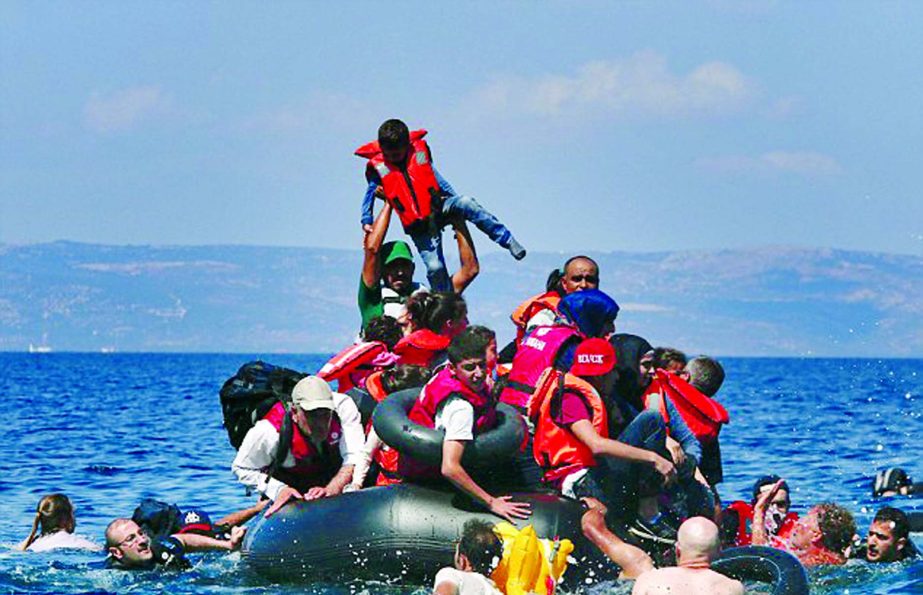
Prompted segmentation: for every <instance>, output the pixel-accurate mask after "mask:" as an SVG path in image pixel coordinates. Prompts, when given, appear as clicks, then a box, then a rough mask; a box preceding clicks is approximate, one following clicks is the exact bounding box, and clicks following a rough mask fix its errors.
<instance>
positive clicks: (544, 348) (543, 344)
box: [500, 325, 581, 411]
mask: <svg viewBox="0 0 923 595" xmlns="http://www.w3.org/2000/svg"><path fill="white" fill-rule="evenodd" d="M575 338H578V339H579V338H581V335H580V333H579V332H578V331H577V329H575V328H573V327H570V326H564V325H560V326H540V327H537V328H535V329H534V330H533V331H532V332H531V333H529V336H528V337H526V339H525V340H524V341H523V342H522V345H520V346H519V349H517V350H516V355H514V356H513V368H512V370H510V373H509V374H508V375H507V377H506V379H505V380H504V384H505V386H504V388H503V391H502V392H501V393H500V401H501V402H503V403H508V404H510V405H513V406H514V407H518V408H519V410H520V411H525V409H526V406H527V405H528V404H529V398H530V397H531V396H532V393H533V392H534V391H535V384H536V382H537V381H538V378H539V376H541V375H542V372H544V371H545V369H547V368H550V367H552V366H554V360H555V357H556V356H557V355H558V351H559V350H560V349H561V347H562V346H563V345H564V343H566V342H567V341H568V340H573V339H575Z"/></svg>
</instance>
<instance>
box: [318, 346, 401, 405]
mask: <svg viewBox="0 0 923 595" xmlns="http://www.w3.org/2000/svg"><path fill="white" fill-rule="evenodd" d="M387 352H388V346H387V345H385V344H384V343H382V342H380V341H371V342H359V343H355V344H353V345H350V346H349V347H347V348H346V349H344V350H342V351H340V352H339V353H338V354H336V355H334V356H333V357H332V358H330V360H329V361H328V362H327V363H326V364H324V365H323V367H322V368H321V369H320V371H319V372H318V373H317V375H318V376H320V377H321V378H323V379H324V380H326V381H327V382H331V381H333V380H338V381H339V383H340V384H339V387H338V391H339V392H341V393H345V392H346V391H348V390H349V389H351V388H353V387H355V386H356V382H355V381H356V380H357V378H355V377H353V373H354V372H357V371H359V370H364V371H365V372H366V374H368V373H371V372H373V371H374V369H373V368H372V367H371V363H372V361H373V360H374V359H375V358H376V357H378V356H379V355H381V354H383V353H387Z"/></svg>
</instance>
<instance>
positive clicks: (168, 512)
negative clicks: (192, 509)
mask: <svg viewBox="0 0 923 595" xmlns="http://www.w3.org/2000/svg"><path fill="white" fill-rule="evenodd" d="M181 516H182V512H180V509H179V507H178V506H177V505H176V504H167V503H166V502H161V501H159V500H154V499H153V498H144V499H143V500H141V504H140V505H139V506H138V507H137V508H136V509H135V512H134V514H133V515H131V520H133V521H134V522H136V523H137V524H138V526H139V527H141V528H142V529H144V532H145V533H147V534H148V535H149V536H151V537H159V538H163V537H167V536H170V535H173V534H174V533H178V532H179V530H180V529H181V528H182V527H183V523H182V521H181V520H180V517H181Z"/></svg>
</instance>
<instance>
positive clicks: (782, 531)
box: [721, 475, 798, 546]
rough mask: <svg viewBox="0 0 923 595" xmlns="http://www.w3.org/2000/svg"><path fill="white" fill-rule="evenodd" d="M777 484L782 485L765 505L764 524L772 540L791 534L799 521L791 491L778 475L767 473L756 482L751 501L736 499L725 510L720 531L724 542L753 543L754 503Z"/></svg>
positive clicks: (730, 543)
mask: <svg viewBox="0 0 923 595" xmlns="http://www.w3.org/2000/svg"><path fill="white" fill-rule="evenodd" d="M779 482H781V483H779ZM777 483H779V487H778V489H776V491H775V495H774V496H773V497H772V499H771V500H770V501H769V504H768V505H767V507H766V513H765V514H766V516H765V517H764V523H763V525H764V527H765V529H766V533H767V535H768V537H769V538H770V539H771V538H773V537H778V538H780V539H786V538H787V537H788V536H789V534H790V533H791V531H792V528H793V527H794V525H795V522H796V521H797V520H798V515H797V514H796V513H794V512H792V511H791V508H792V500H791V496H790V492H791V490H790V489H789V487H788V483H786V482H785V480H783V479H782V478H781V477H779V476H778V475H764V476H763V477H760V478H759V479H757V480H756V482H755V483H754V484H753V494H752V497H751V498H750V501H749V502H745V501H743V500H736V501H734V502H731V503H730V504H729V505H728V506H727V508H725V509H724V510H723V511H722V513H721V533H722V539H723V541H724V543H725V544H727V545H729V546H744V545H750V542H751V540H752V535H751V527H752V525H753V515H754V506H755V505H756V503H757V501H758V500H759V499H760V496H762V495H763V494H764V493H766V492H768V491H770V490H772V489H773V486H775V485H776V484H777Z"/></svg>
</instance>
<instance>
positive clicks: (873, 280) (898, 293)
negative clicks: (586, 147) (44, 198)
mask: <svg viewBox="0 0 923 595" xmlns="http://www.w3.org/2000/svg"><path fill="white" fill-rule="evenodd" d="M591 256H593V257H594V258H596V259H597V260H598V261H599V263H600V265H601V269H602V288H603V289H604V290H606V291H608V292H610V293H611V294H612V295H613V296H614V297H615V298H616V300H617V301H618V302H619V303H620V304H621V305H622V312H621V314H620V315H619V319H618V323H617V324H618V327H619V330H620V331H624V332H633V333H637V334H640V335H643V336H645V337H647V338H648V339H649V340H650V341H651V342H652V343H655V344H666V345H673V346H676V347H679V348H681V349H684V350H687V351H689V352H691V353H713V354H719V355H831V356H872V357H875V356H882V357H895V356H913V357H920V356H923V316H921V315H923V258H920V257H915V256H897V255H887V254H870V253H862V252H846V251H839V250H827V249H793V248H765V249H755V250H725V251H720V252H688V253H675V252H674V253H626V252H612V253H604V254H591ZM563 259H564V255H561V254H549V253H534V252H530V254H529V256H528V257H527V258H526V259H525V260H524V261H522V262H519V263H517V262H515V261H513V260H512V259H511V258H510V257H509V256H508V255H506V254H505V253H494V254H489V255H487V256H486V257H484V258H482V266H481V268H482V271H483V272H482V274H481V276H480V278H479V279H477V280H476V281H475V283H474V285H473V286H472V287H471V289H470V290H469V292H468V293H467V294H466V297H467V298H468V301H469V305H470V311H471V314H470V318H471V320H472V321H473V322H478V323H482V324H487V325H489V326H492V327H493V328H495V329H497V330H498V331H499V333H500V335H501V338H504V339H508V338H510V337H511V336H512V331H511V326H510V323H509V321H508V318H507V317H508V315H509V312H510V310H512V309H513V307H514V306H515V305H516V304H517V303H518V302H519V301H520V300H522V299H523V298H525V297H527V296H528V295H531V294H534V293H537V292H538V291H540V290H541V288H542V286H543V284H544V280H545V277H546V276H547V274H548V272H549V271H550V270H551V269H552V268H554V267H556V266H559V265H560V264H561V262H562V260H563ZM360 260H361V255H360V254H359V252H358V251H346V250H327V249H318V248H270V247H252V246H193V247H188V246H101V245H92V244H79V243H73V242H54V243H50V244H36V245H26V246H13V245H0V350H14V351H19V350H26V349H27V348H28V347H29V345H30V343H31V344H33V345H36V346H38V345H47V346H49V347H51V348H53V349H54V350H55V351H99V350H104V349H105V350H109V349H112V350H117V351H225V352H267V353H268V352H329V351H333V350H336V349H338V348H340V347H341V346H343V345H345V344H346V343H348V342H349V341H350V340H351V339H352V338H353V337H354V335H355V332H356V328H357V325H358V313H357V310H356V305H355V300H356V289H357V283H358V275H359V265H360ZM419 268H422V266H420V267H419ZM419 276H422V275H419Z"/></svg>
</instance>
